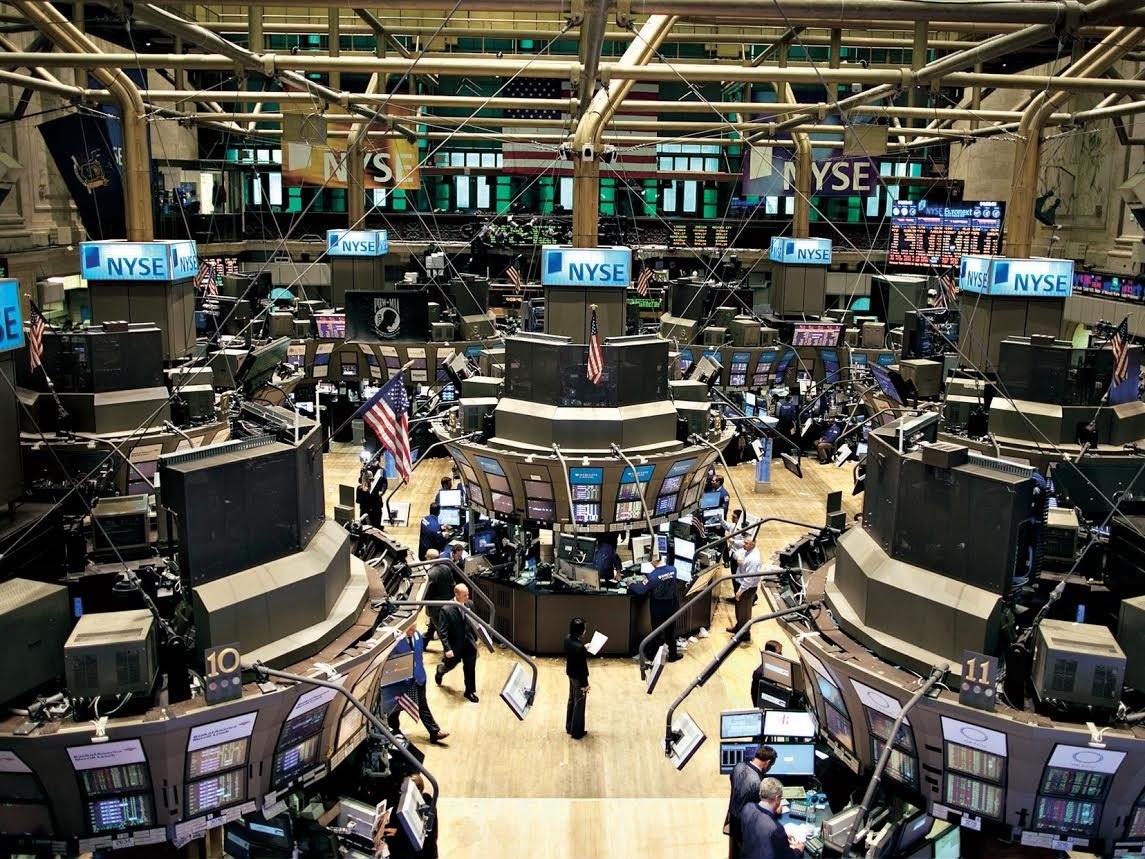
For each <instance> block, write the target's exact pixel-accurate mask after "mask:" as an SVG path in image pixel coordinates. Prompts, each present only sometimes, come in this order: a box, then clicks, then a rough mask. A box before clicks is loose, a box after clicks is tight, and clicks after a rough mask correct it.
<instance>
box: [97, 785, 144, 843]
mask: <svg viewBox="0 0 1145 859" xmlns="http://www.w3.org/2000/svg"><path fill="white" fill-rule="evenodd" d="M87 822H88V827H89V828H90V830H91V831H92V832H93V833H96V832H119V831H121V830H124V829H134V828H136V827H139V826H150V825H151V824H152V817H151V801H150V800H149V799H148V798H147V796H146V795H145V794H132V795H131V796H115V797H110V798H108V799H97V800H94V801H92V802H89V803H88V804H87Z"/></svg>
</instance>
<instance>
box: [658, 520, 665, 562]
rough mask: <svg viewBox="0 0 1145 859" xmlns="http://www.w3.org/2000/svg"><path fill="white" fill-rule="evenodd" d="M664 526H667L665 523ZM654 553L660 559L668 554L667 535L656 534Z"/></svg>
mask: <svg viewBox="0 0 1145 859" xmlns="http://www.w3.org/2000/svg"><path fill="white" fill-rule="evenodd" d="M665 524H667V523H665ZM656 551H657V553H658V554H659V555H660V557H664V556H665V555H667V554H668V535H667V534H657V535H656Z"/></svg>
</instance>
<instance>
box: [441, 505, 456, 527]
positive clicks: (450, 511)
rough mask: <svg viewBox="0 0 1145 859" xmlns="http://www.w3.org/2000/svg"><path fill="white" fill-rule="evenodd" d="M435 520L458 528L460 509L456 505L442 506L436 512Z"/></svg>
mask: <svg viewBox="0 0 1145 859" xmlns="http://www.w3.org/2000/svg"><path fill="white" fill-rule="evenodd" d="M437 521H438V522H440V523H441V524H442V525H449V526H451V527H453V528H460V527H461V511H460V510H459V509H457V508H456V507H442V508H441V512H440V513H438V514H437Z"/></svg>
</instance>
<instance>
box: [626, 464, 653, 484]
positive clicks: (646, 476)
mask: <svg viewBox="0 0 1145 859" xmlns="http://www.w3.org/2000/svg"><path fill="white" fill-rule="evenodd" d="M655 471H656V466H654V465H638V466H636V474H635V475H633V474H632V469H631V468H629V467H627V466H625V468H624V472H623V473H622V474H621V475H620V482H621V483H635V482H637V481H639V482H640V483H647V482H648V481H649V480H651V479H652V474H653V472H655ZM634 478H635V479H634Z"/></svg>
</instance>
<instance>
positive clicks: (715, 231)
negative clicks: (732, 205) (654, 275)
mask: <svg viewBox="0 0 1145 859" xmlns="http://www.w3.org/2000/svg"><path fill="white" fill-rule="evenodd" d="M730 241H731V228H730V227H728V226H726V225H723V224H673V225H672V231H671V232H670V233H669V234H668V247H670V248H715V249H717V250H723V249H724V248H726V247H728V246H729V243H730Z"/></svg>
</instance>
